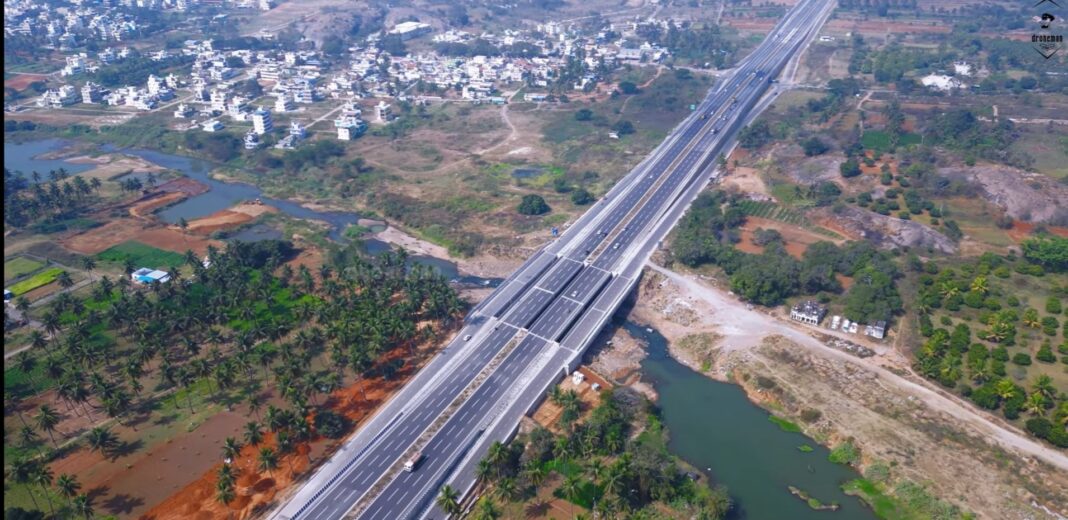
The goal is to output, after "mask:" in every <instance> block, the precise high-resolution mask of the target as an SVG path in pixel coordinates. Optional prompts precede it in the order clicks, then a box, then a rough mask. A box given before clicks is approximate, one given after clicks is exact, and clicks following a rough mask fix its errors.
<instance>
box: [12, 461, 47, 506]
mask: <svg viewBox="0 0 1068 520" xmlns="http://www.w3.org/2000/svg"><path fill="white" fill-rule="evenodd" d="M36 471H37V463H36V462H34V461H32V460H30V459H27V458H22V457H20V458H17V459H15V460H14V461H12V462H11V465H10V466H8V468H7V477H8V478H9V479H11V480H12V481H13V482H15V483H16V484H24V485H29V484H31V483H32V482H33V475H34V473H35V472H36ZM27 491H28V494H29V495H30V500H32V501H33V506H34V508H35V509H41V506H40V505H39V504H37V498H35V497H34V496H33V492H32V491H29V490H27Z"/></svg>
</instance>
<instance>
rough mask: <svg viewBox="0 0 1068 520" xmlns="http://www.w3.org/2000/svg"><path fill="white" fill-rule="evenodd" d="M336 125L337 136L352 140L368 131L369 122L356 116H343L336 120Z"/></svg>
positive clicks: (343, 139) (341, 138) (344, 139)
mask: <svg viewBox="0 0 1068 520" xmlns="http://www.w3.org/2000/svg"><path fill="white" fill-rule="evenodd" d="M334 126H335V127H336V128H337V138H338V139H340V140H342V141H351V140H353V139H356V138H357V137H360V136H361V135H363V133H364V132H366V131H367V123H364V122H363V120H361V119H359V118H357V117H354V116H341V117H339V118H337V119H335V120H334Z"/></svg>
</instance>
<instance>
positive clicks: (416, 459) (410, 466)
mask: <svg viewBox="0 0 1068 520" xmlns="http://www.w3.org/2000/svg"><path fill="white" fill-rule="evenodd" d="M424 458H425V457H424V456H423V452H416V454H415V455H412V458H410V459H408V460H407V461H405V462H404V471H407V472H408V473H411V472H413V471H415V470H417V469H419V463H421V462H423V459H424Z"/></svg>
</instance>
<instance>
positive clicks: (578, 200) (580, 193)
mask: <svg viewBox="0 0 1068 520" xmlns="http://www.w3.org/2000/svg"><path fill="white" fill-rule="evenodd" d="M591 202H593V194H592V193H590V192H589V191H587V190H586V189H585V188H578V189H576V190H575V191H573V192H571V203H572V204H574V205H576V206H585V205H586V204H589V203H591Z"/></svg>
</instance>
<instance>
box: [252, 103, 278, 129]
mask: <svg viewBox="0 0 1068 520" xmlns="http://www.w3.org/2000/svg"><path fill="white" fill-rule="evenodd" d="M273 129H274V122H273V121H271V113H270V112H268V111H267V110H264V109H262V108H261V109H259V110H256V111H255V112H253V113H252V131H253V132H254V133H255V134H256V135H264V134H266V133H269V132H270V131H271V130H273Z"/></svg>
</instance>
